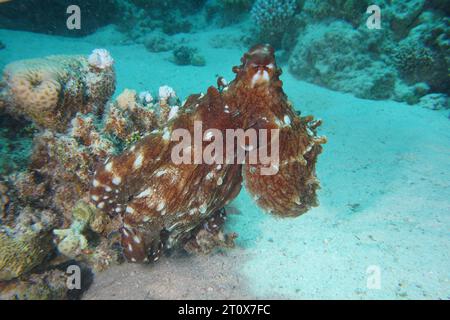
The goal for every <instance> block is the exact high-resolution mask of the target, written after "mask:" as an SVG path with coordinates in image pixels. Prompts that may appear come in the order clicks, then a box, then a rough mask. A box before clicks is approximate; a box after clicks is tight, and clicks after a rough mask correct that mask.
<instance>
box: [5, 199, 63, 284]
mask: <svg viewBox="0 0 450 320" xmlns="http://www.w3.org/2000/svg"><path fill="white" fill-rule="evenodd" d="M2 220H3V219H2ZM55 225H56V223H55V217H54V215H53V214H52V213H51V212H49V211H45V212H39V213H36V212H34V211H33V209H31V208H29V207H27V208H25V209H24V210H23V211H22V212H21V214H20V215H19V216H18V217H17V218H16V219H15V221H14V223H13V226H11V227H10V226H8V225H6V224H3V225H1V226H0V252H1V253H0V281H4V280H11V279H14V278H17V277H19V276H21V275H23V274H25V273H27V272H29V271H31V270H32V269H33V268H35V267H36V266H38V265H40V264H41V263H42V262H43V261H44V260H45V259H46V258H47V257H48V255H49V253H50V252H51V250H52V246H53V245H52V236H51V229H52V228H53V227H54V226H55Z"/></svg>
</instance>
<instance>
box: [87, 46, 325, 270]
mask: <svg viewBox="0 0 450 320" xmlns="http://www.w3.org/2000/svg"><path fill="white" fill-rule="evenodd" d="M233 72H234V73H235V74H236V76H235V79H234V80H233V81H231V82H230V83H227V82H226V81H224V80H223V79H219V81H218V88H216V87H214V86H211V87H209V88H208V90H207V92H206V94H194V95H191V96H189V98H188V99H187V100H186V102H185V103H184V105H183V106H182V107H181V108H180V110H179V111H178V114H177V115H176V116H175V117H173V118H172V119H171V120H170V121H168V123H167V124H166V125H165V126H164V127H161V128H160V129H158V130H155V131H153V132H151V133H149V134H148V135H147V136H145V137H143V138H142V139H141V140H140V141H138V142H136V143H135V144H134V145H132V146H131V147H129V148H128V149H127V150H125V151H124V152H123V153H121V154H119V155H117V156H114V157H112V158H110V159H107V160H106V161H105V162H104V163H102V164H100V165H99V166H98V168H97V170H96V172H95V173H94V177H93V179H92V186H91V190H90V194H89V196H90V201H91V203H92V204H93V205H95V206H96V207H97V208H98V209H100V210H103V211H104V212H106V213H108V214H109V215H111V216H113V217H117V216H119V217H120V219H121V220H120V221H121V228H120V236H121V240H120V242H121V246H122V250H123V254H124V256H125V258H126V259H127V260H128V261H129V262H138V263H143V262H151V261H156V260H158V259H159V257H160V255H161V254H162V253H163V252H165V251H166V250H170V249H171V248H174V247H177V246H180V245H183V246H184V247H185V248H195V247H197V248H198V247H201V246H202V242H205V241H206V240H205V239H207V238H208V236H210V238H211V239H213V238H214V236H216V238H217V236H218V235H220V229H221V228H222V226H223V224H224V222H225V220H226V211H225V209H224V208H225V207H226V206H227V205H228V204H229V203H230V202H231V201H232V200H233V199H234V198H236V197H237V195H238V194H239V192H240V190H241V187H242V185H245V187H246V188H247V190H248V192H249V193H250V194H251V196H252V197H253V198H254V200H255V202H256V203H257V205H258V206H260V207H261V208H262V209H264V210H265V211H267V212H269V213H270V214H272V215H275V216H278V217H297V216H299V215H301V214H303V213H305V212H306V211H308V210H309V209H310V208H311V207H313V206H317V205H318V201H317V195H316V190H317V189H318V188H319V181H318V180H317V178H316V173H315V171H316V160H317V157H318V155H319V154H320V153H321V151H322V144H324V143H326V138H325V137H320V136H318V135H317V128H318V127H319V126H320V125H321V121H320V120H314V118H313V117H312V116H306V117H301V116H300V115H299V113H298V112H297V111H296V110H295V109H294V107H293V105H292V104H291V103H290V102H289V101H288V99H287V96H286V94H285V93H284V91H283V88H282V86H283V83H282V81H281V80H280V75H281V74H282V70H281V69H280V68H279V67H278V66H277V63H276V60H275V55H274V49H273V48H272V47H271V46H270V45H257V46H254V47H252V48H251V49H250V50H249V51H248V52H247V53H245V54H244V56H243V57H242V58H241V64H240V65H239V66H235V67H234V68H233ZM198 123H201V129H202V132H201V133H202V134H203V135H202V137H203V139H201V141H200V143H197V142H195V141H194V142H193V143H192V144H185V145H184V147H183V148H182V149H181V148H180V137H178V139H177V137H176V135H174V133H176V132H178V133H179V132H183V133H185V134H187V135H191V136H195V134H196V132H195V130H198V128H196V124H198ZM249 129H253V130H256V132H266V133H267V136H266V137H264V136H261V135H259V136H258V137H257V139H256V142H255V139H250V137H249V136H246V137H245V138H244V140H242V139H241V140H240V142H238V143H237V144H236V147H235V148H234V151H236V152H231V154H232V155H233V154H234V157H233V156H230V152H229V150H221V149H220V148H212V147H211V146H212V145H213V144H214V142H222V143H223V144H224V145H225V144H226V142H227V141H225V140H226V139H227V138H226V137H227V132H229V130H234V132H236V131H238V130H242V131H244V132H248V130H249ZM180 130H181V131H180ZM242 131H241V132H242ZM211 133H214V134H211ZM197 134H198V133H197ZM174 136H175V137H174ZM212 136H214V139H213V138H212ZM220 140H222V141H220ZM274 141H278V143H277V146H276V147H275V142H274ZM196 143H197V145H195V144H196ZM198 147H201V150H203V152H206V151H210V154H211V155H212V159H213V160H214V161H197V160H199V159H198V157H197V155H198V154H199V153H198V152H197V151H198V149H197V148H198ZM239 148H240V149H241V150H244V161H237V160H239V159H238V156H237V154H238V153H239V152H238V151H237V149H239ZM180 149H181V150H180ZM262 149H265V151H266V153H270V152H272V151H277V152H278V161H277V162H276V163H272V162H269V163H268V162H267V161H262V160H261V161H260V160H259V159H257V160H256V161H250V159H249V158H250V153H251V151H252V150H262ZM175 151H177V152H180V151H181V153H183V159H186V158H187V159H189V160H191V161H186V162H182V163H178V162H176V161H173V153H174V152H175ZM177 152H175V153H177ZM227 155H228V157H227ZM224 159H226V161H224ZM230 159H231V160H236V161H229V160H230ZM253 160H254V159H253ZM264 169H266V170H269V169H272V171H273V172H272V173H271V174H267V172H266V173H264V174H263V170H264ZM269 171H270V170H269ZM220 237H222V240H223V242H225V243H227V242H232V240H233V239H232V238H233V237H234V236H233V235H232V236H230V237H229V238H226V237H225V238H224V236H223V235H222V236H220ZM220 237H219V238H220Z"/></svg>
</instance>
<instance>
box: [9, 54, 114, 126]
mask: <svg viewBox="0 0 450 320" xmlns="http://www.w3.org/2000/svg"><path fill="white" fill-rule="evenodd" d="M0 88H1V93H0V105H1V106H3V107H4V108H5V109H6V111H8V112H9V113H10V114H12V115H21V116H25V117H27V118H29V119H31V120H32V121H33V122H34V123H35V124H36V125H38V126H40V127H43V128H50V129H53V130H57V131H64V130H65V129H66V126H67V124H68V123H69V121H70V120H71V119H72V118H73V116H74V115H75V114H76V113H77V112H82V113H87V112H92V111H97V110H99V109H101V108H103V106H104V104H105V103H106V101H107V100H108V99H109V98H110V96H111V95H112V93H113V92H114V89H115V74H114V70H113V68H112V67H105V68H103V69H101V68H96V67H95V66H91V65H90V64H89V62H88V60H87V59H86V58H85V57H82V56H50V57H46V58H42V59H32V60H23V61H17V62H13V63H11V64H9V65H7V66H6V67H5V69H4V72H3V83H2V86H0Z"/></svg>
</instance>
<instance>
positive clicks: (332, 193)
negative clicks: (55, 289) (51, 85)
mask: <svg viewBox="0 0 450 320" xmlns="http://www.w3.org/2000/svg"><path fill="white" fill-rule="evenodd" d="M233 32H234V30H233V29H232V28H230V29H221V30H213V31H208V32H203V33H197V34H191V35H183V37H184V38H185V39H186V40H187V41H188V42H189V43H190V44H192V45H194V46H197V47H199V48H200V52H201V54H202V55H203V56H204V57H205V58H206V66H205V67H191V66H185V67H180V66H176V65H175V64H173V63H171V62H170V61H169V60H168V58H169V56H170V53H169V52H167V53H150V52H148V51H146V49H145V48H144V47H143V46H141V45H120V36H119V35H118V34H117V33H115V32H114V30H113V28H112V27H108V28H105V29H103V30H100V31H99V32H98V33H96V34H94V35H92V36H89V37H85V38H82V39H70V38H63V37H54V36H45V35H40V34H33V33H27V32H16V31H9V30H0V39H2V41H3V42H4V43H5V44H6V49H4V50H1V51H0V67H1V68H3V67H4V65H6V64H7V63H9V62H11V61H13V60H18V59H25V58H34V57H40V56H46V55H50V54H86V55H87V54H89V53H90V52H91V51H92V49H94V48H98V47H104V48H107V49H108V50H110V52H111V53H112V56H113V57H114V59H115V61H116V71H117V81H118V84H117V90H116V94H117V93H120V92H121V91H122V90H123V89H124V88H130V89H135V90H137V91H143V90H150V91H153V92H155V91H156V90H157V89H158V88H159V86H161V85H170V86H172V87H173V88H175V90H176V91H177V93H178V95H179V96H180V97H181V98H182V99H183V98H186V97H187V96H188V95H189V94H191V93H198V92H201V91H203V92H205V91H206V89H207V87H208V86H210V85H213V84H215V82H216V80H215V79H216V75H217V74H219V75H222V76H224V77H225V78H227V79H228V80H231V79H232V72H231V67H232V66H234V65H237V64H239V59H240V57H241V55H242V53H243V52H244V51H245V49H246V48H243V47H242V48H235V49H226V48H221V49H218V48H212V47H211V46H210V45H209V41H210V39H212V38H214V37H215V36H217V35H218V34H219V33H221V34H223V33H229V34H232V33H233ZM285 69H287V67H285ZM282 80H283V82H284V89H285V92H286V93H287V95H288V96H289V98H290V100H291V101H292V102H293V103H294V105H295V106H296V109H298V110H301V111H302V114H303V115H306V114H310V113H311V114H313V115H314V116H315V117H317V118H321V119H323V122H324V124H323V126H322V128H321V131H320V134H322V135H326V136H327V137H328V140H329V142H328V144H327V145H325V146H324V152H323V154H322V155H321V156H320V157H319V161H318V168H317V175H318V177H319V179H320V181H321V185H322V189H321V190H320V191H319V199H320V206H319V207H317V208H314V209H312V210H311V211H310V212H308V213H307V214H306V215H304V216H301V217H299V218H296V219H277V218H275V217H271V216H269V215H267V214H265V213H264V212H262V211H261V210H260V209H259V208H258V207H256V205H255V204H254V203H253V201H252V200H251V199H250V197H249V196H248V194H247V193H246V192H245V191H243V192H241V194H240V195H239V197H238V198H237V199H236V200H235V201H234V202H233V204H232V206H233V207H234V208H235V209H236V210H235V211H237V213H236V214H234V215H231V216H230V219H229V222H228V225H227V228H228V229H229V230H230V231H235V232H237V233H238V234H239V238H238V239H237V248H235V249H231V250H226V251H224V252H218V253H215V254H212V255H209V256H186V255H181V254H178V255H174V256H171V257H166V258H163V259H161V261H160V262H159V263H157V264H154V265H149V266H142V265H132V264H123V265H120V266H116V267H112V268H110V269H109V270H107V271H105V272H103V273H100V274H97V275H96V276H95V278H94V282H93V284H92V286H91V288H90V289H89V290H88V291H87V293H86V294H85V295H84V298H85V299H109V298H111V299H182V298H184V299H195V298H199V299H222V298H223V299H246V298H274V299H282V298H283V299H321V298H329V299H341V298H344V299H347V298H351V299H380V298H382V299H450V120H449V119H448V118H447V114H445V113H444V112H443V111H431V110H426V109H422V108H419V107H415V106H408V105H406V104H401V103H396V102H393V101H368V100H361V99H357V98H354V97H353V96H351V95H348V94H342V93H338V92H333V91H330V90H326V89H323V88H320V87H318V86H315V85H311V84H308V83H305V82H302V81H299V80H297V79H295V78H294V77H293V76H291V75H290V74H289V73H288V72H285V73H284V74H283V75H282ZM447 112H448V111H447ZM374 266H375V268H377V269H378V270H379V271H380V287H379V289H370V288H368V286H367V281H368V279H369V280H370V274H368V273H367V270H368V268H369V269H371V268H373V267H374Z"/></svg>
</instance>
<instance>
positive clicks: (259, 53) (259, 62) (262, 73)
mask: <svg viewBox="0 0 450 320" xmlns="http://www.w3.org/2000/svg"><path fill="white" fill-rule="evenodd" d="M241 62H242V65H241V66H239V67H234V68H233V71H234V72H235V73H237V74H238V78H240V79H241V80H243V81H244V82H246V84H248V85H249V86H250V87H251V88H256V87H260V86H269V85H270V84H271V83H272V82H278V81H279V80H278V76H279V75H280V74H281V70H280V69H278V67H277V65H276V61H275V53H274V49H273V48H272V46H270V45H269V44H259V45H256V46H254V47H252V48H251V49H250V50H249V51H248V52H247V53H245V54H244V56H243V57H242V58H241Z"/></svg>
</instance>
